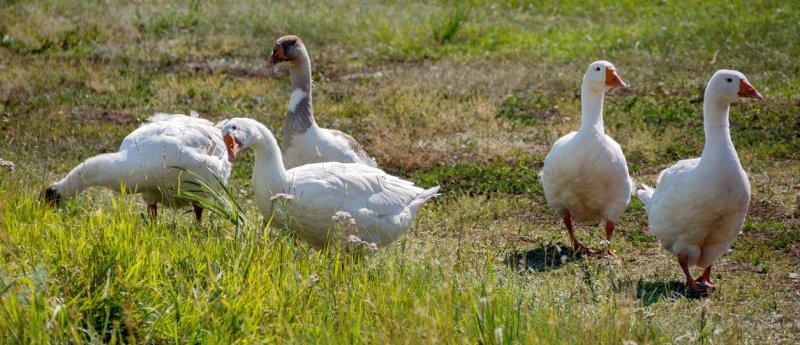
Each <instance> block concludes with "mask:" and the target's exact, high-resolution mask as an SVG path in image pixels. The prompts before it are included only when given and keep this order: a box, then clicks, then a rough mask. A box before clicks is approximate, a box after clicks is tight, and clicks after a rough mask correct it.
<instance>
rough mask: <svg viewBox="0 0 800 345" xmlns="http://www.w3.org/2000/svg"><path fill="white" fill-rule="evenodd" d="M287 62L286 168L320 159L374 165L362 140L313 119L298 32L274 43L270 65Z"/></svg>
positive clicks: (305, 60)
mask: <svg viewBox="0 0 800 345" xmlns="http://www.w3.org/2000/svg"><path fill="white" fill-rule="evenodd" d="M281 62H288V63H289V66H290V68H289V74H290V75H291V78H292V95H291V98H290V99H289V111H288V113H287V115H286V123H285V124H284V125H283V151H284V152H283V153H284V156H283V163H284V165H285V166H286V168H287V169H291V168H294V167H297V166H301V165H303V164H309V163H319V162H342V163H359V164H364V165H367V166H371V167H377V166H378V164H377V163H376V162H375V159H373V158H372V157H370V156H369V155H368V154H367V153H366V152H365V151H364V149H363V148H362V147H361V144H359V143H358V141H356V140H355V139H353V137H351V136H349V135H347V134H345V133H343V132H341V131H338V130H335V129H326V128H320V127H319V126H317V122H316V121H314V107H313V106H312V103H311V60H309V58H308V52H306V47H305V46H304V45H303V42H301V41H300V38H298V37H297V36H283V37H281V38H280V39H278V42H277V43H275V47H273V48H272V54H271V56H270V58H269V65H275V64H279V63H281Z"/></svg>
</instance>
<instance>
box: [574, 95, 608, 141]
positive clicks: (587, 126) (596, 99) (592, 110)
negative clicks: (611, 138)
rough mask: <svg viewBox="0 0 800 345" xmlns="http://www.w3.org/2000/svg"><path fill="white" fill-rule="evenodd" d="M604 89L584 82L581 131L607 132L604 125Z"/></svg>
mask: <svg viewBox="0 0 800 345" xmlns="http://www.w3.org/2000/svg"><path fill="white" fill-rule="evenodd" d="M604 97H605V91H604V90H596V89H593V88H591V87H589V86H587V85H586V83H584V85H583V86H582V87H581V128H580V131H579V132H584V133H585V132H597V133H605V127H604V126H603V98H604Z"/></svg>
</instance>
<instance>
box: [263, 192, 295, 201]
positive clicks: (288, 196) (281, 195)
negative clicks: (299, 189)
mask: <svg viewBox="0 0 800 345" xmlns="http://www.w3.org/2000/svg"><path fill="white" fill-rule="evenodd" d="M276 199H286V200H287V201H288V200H292V199H294V195H291V194H286V193H277V194H275V195H273V196H272V197H271V198H269V200H276Z"/></svg>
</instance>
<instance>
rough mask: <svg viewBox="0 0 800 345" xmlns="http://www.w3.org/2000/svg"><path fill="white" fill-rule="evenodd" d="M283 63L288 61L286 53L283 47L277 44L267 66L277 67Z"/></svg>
mask: <svg viewBox="0 0 800 345" xmlns="http://www.w3.org/2000/svg"><path fill="white" fill-rule="evenodd" d="M283 61H286V52H284V51H283V46H282V45H280V44H277V43H276V44H275V46H273V47H272V54H270V56H269V61H267V66H270V67H271V66H275V65H276V64H278V63H281V62H283Z"/></svg>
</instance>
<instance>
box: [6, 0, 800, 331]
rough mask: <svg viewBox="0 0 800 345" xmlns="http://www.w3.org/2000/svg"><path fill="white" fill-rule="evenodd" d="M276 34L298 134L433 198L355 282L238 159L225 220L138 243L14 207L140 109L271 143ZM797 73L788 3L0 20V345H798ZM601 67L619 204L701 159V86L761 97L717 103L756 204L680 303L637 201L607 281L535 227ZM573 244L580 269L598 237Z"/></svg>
mask: <svg viewBox="0 0 800 345" xmlns="http://www.w3.org/2000/svg"><path fill="white" fill-rule="evenodd" d="M290 33H291V34H296V35H298V36H300V37H301V38H302V39H303V41H304V42H305V44H306V46H307V47H308V50H309V53H310V55H311V59H312V64H313V65H312V66H313V70H314V82H315V86H314V105H315V113H316V120H317V122H318V123H319V124H320V126H323V127H328V128H336V129H340V130H342V131H344V132H347V133H349V134H351V135H353V136H354V137H355V138H357V139H358V140H359V141H360V142H361V143H362V144H363V145H364V146H365V148H366V150H367V151H368V152H369V153H370V154H372V155H373V156H375V158H376V159H377V160H378V162H379V164H380V166H381V167H382V168H384V169H385V170H386V171H388V172H390V173H393V174H397V175H400V176H404V177H405V178H408V179H410V180H413V181H415V182H416V183H417V184H419V185H421V186H424V187H431V186H434V185H441V186H442V191H443V194H442V195H441V196H440V197H438V198H437V199H436V200H435V202H432V203H430V204H428V205H427V206H426V207H425V208H423V210H422V211H421V213H420V214H419V216H418V218H417V220H416V224H415V226H414V227H413V228H412V229H411V231H410V232H409V233H408V234H406V236H404V237H403V238H402V240H400V241H398V242H396V243H394V244H392V245H390V246H388V247H386V248H383V249H381V250H380V251H378V252H376V253H374V254H372V255H369V256H368V257H366V258H364V259H363V260H359V259H357V258H353V257H350V256H346V255H339V253H337V252H336V251H331V252H316V251H314V250H313V249H311V248H310V247H309V246H307V245H305V244H304V243H302V242H301V241H298V240H296V239H294V238H293V236H291V229H277V228H273V227H264V226H263V221H262V220H263V218H262V216H261V214H260V213H259V212H258V210H257V209H256V208H255V206H254V204H253V202H252V200H251V198H252V189H251V186H250V173H251V171H252V164H253V160H252V153H244V154H243V155H242V158H241V159H240V160H238V161H237V163H236V166H235V170H234V174H233V176H232V178H231V180H230V186H231V189H232V190H233V191H234V194H235V197H236V198H235V199H236V200H237V201H238V203H239V204H240V205H241V206H242V207H243V209H244V211H245V213H246V219H247V220H248V221H247V223H246V224H245V225H241V226H235V225H232V224H230V223H229V222H227V221H225V220H224V219H223V218H222V217H220V216H218V215H214V214H209V215H208V216H207V217H206V218H205V219H204V220H203V222H202V223H200V224H198V223H197V222H196V221H195V220H194V217H193V216H192V214H191V212H190V209H188V208H187V209H178V210H165V211H164V212H162V213H161V214H160V215H159V218H158V220H157V222H150V221H149V220H148V217H147V215H146V208H145V206H144V204H143V203H142V201H141V200H140V198H139V197H135V196H130V195H119V194H115V193H112V192H110V191H108V190H105V189H92V190H89V191H87V192H86V193H83V194H82V195H81V196H79V197H78V198H76V199H74V200H72V201H70V202H68V203H66V204H65V205H63V207H61V208H52V207H48V206H47V205H45V204H43V203H41V202H39V201H38V199H37V194H38V193H39V192H40V191H42V190H43V189H44V188H45V187H46V186H48V185H49V184H51V183H53V182H55V181H57V180H59V179H60V178H61V177H62V176H64V175H65V174H66V173H67V172H68V171H69V170H70V169H71V168H72V167H74V166H75V165H77V164H78V163H80V162H81V161H83V160H84V159H86V158H88V157H90V156H92V155H95V154H98V153H101V152H112V151H116V150H117V148H118V146H119V143H120V142H121V141H122V138H123V137H124V136H125V135H126V134H127V133H129V132H130V131H132V130H133V129H134V128H136V127H137V126H138V125H139V124H141V123H142V122H143V121H145V119H146V118H147V117H148V116H150V115H151V114H153V113H155V112H172V113H187V114H188V113H189V111H190V110H195V111H197V112H199V113H200V116H202V117H204V118H208V119H212V120H215V121H216V120H221V119H224V118H229V117H235V116H245V117H252V118H255V119H257V120H259V121H261V122H263V123H264V124H266V125H267V127H269V128H270V129H272V130H273V132H275V133H276V135H278V136H280V134H281V130H280V129H281V128H282V126H283V121H284V117H285V115H286V109H287V103H288V100H289V94H290V90H289V77H288V70H287V69H286V68H285V67H283V68H281V67H280V66H279V67H275V68H267V67H266V65H265V63H266V59H267V58H268V56H269V52H270V50H271V48H272V45H273V44H274V42H275V40H276V39H277V38H278V37H280V36H282V35H285V34H290ZM798 56H800V3H797V2H792V1H789V2H787V1H757V2H748V1H745V2H738V1H737V2H727V1H690V2H687V3H684V2H678V1H634V0H623V1H591V2H588V3H585V2H584V1H559V2H552V3H551V2H549V1H522V0H519V1H514V0H512V1H505V2H484V1H480V0H475V1H466V2H452V3H451V2H440V1H413V2H394V1H386V2H380V3H378V2H373V1H360V0H359V1H338V0H336V1H329V2H318V1H305V0H298V1H293V2H268V3H266V4H265V3H264V2H261V1H248V0H229V1H219V0H211V1H200V0H192V1H183V0H173V1H146V0H145V1H120V0H109V1H79V0H31V1H23V0H0V116H1V117H2V120H1V121H0V137H2V140H1V141H0V158H2V159H5V160H9V161H13V162H14V163H15V165H16V166H15V169H14V170H9V169H2V170H0V200H2V201H0V343H37V344H38V343H66V342H77V343H82V342H87V343H101V342H108V343H121V342H124V343H173V342H174V343H226V344H227V343H332V344H340V343H409V344H424V343H481V344H493V343H496V344H499V343H520V344H551V343H602V344H620V343H626V344H629V343H640V344H642V343H654V344H655V343H709V344H718V343H753V344H756V343H786V344H794V343H798V342H800V63H799V62H800V60H798ZM599 59H605V60H609V61H611V62H613V63H614V64H615V65H616V67H617V70H618V72H619V75H620V77H621V78H622V79H623V80H625V81H626V82H627V83H628V84H629V88H627V89H617V90H614V91H612V92H610V93H609V94H608V95H607V97H606V106H605V111H604V119H605V126H606V132H607V133H608V134H610V135H611V136H613V137H614V138H615V139H616V140H617V141H618V142H619V143H620V144H621V146H622V148H623V150H624V152H625V154H626V157H627V160H628V164H629V169H630V171H631V175H632V176H633V178H634V179H635V180H636V181H637V182H640V183H642V182H644V183H648V184H651V185H652V184H654V182H655V178H656V175H657V174H658V172H659V171H660V170H661V169H664V168H666V167H668V166H669V165H671V164H673V163H674V162H675V161H677V160H680V159H684V158H690V157H696V156H699V155H700V153H701V151H702V146H703V126H702V101H701V96H702V90H703V86H704V85H705V83H706V82H707V81H708V79H709V78H710V76H711V75H712V74H713V73H714V71H715V70H717V69H722V68H729V69H736V70H739V71H741V72H743V73H744V74H745V75H747V77H748V79H749V80H750V82H751V83H752V85H753V86H754V87H755V88H756V89H757V90H758V91H760V92H761V93H762V94H763V95H764V97H765V99H764V100H763V101H756V100H752V99H742V100H739V101H738V102H736V103H735V104H734V105H733V106H732V108H731V132H732V138H733V141H734V144H735V146H736V148H737V151H738V153H739V157H740V159H741V161H742V164H743V166H744V168H745V170H746V171H747V172H748V174H749V176H750V182H751V184H752V192H753V196H752V200H751V204H750V210H749V214H748V218H747V221H746V223H745V226H744V229H743V232H742V234H741V235H739V237H738V238H737V240H736V241H735V242H734V245H733V247H734V248H733V251H732V252H731V253H730V254H729V255H726V256H724V257H723V258H721V259H720V261H718V262H717V265H716V268H715V273H714V277H715V279H716V280H717V281H718V286H717V289H716V291H714V292H712V293H711V294H710V295H709V296H707V297H704V298H689V297H685V291H684V287H683V274H682V273H681V271H680V267H679V266H678V264H677V262H676V260H675V258H674V257H673V256H672V255H671V254H670V253H668V252H667V251H665V250H663V249H662V248H660V245H659V244H658V243H657V242H655V240H654V239H652V238H651V237H650V236H649V235H647V234H645V233H644V229H645V227H646V216H645V213H644V209H643V207H642V204H641V203H640V202H639V201H638V200H633V201H632V202H631V204H630V205H629V207H628V209H627V211H626V213H625V214H624V215H623V217H622V219H621V220H620V224H619V226H618V230H617V233H616V234H615V237H614V241H613V242H612V244H611V248H612V249H614V250H615V251H616V252H617V258H614V259H594V258H575V257H573V256H572V253H571V251H570V248H569V239H568V237H567V233H566V231H565V229H564V227H563V225H562V224H561V222H560V220H559V219H558V218H557V217H556V216H555V215H554V214H552V212H551V211H550V209H549V208H548V207H547V204H546V202H545V200H544V195H543V191H542V187H541V184H540V182H539V178H538V173H539V171H540V170H541V167H542V162H543V160H544V157H545V155H546V154H547V152H548V150H549V148H550V145H551V144H552V143H553V142H554V141H555V140H556V139H557V138H559V137H560V136H562V135H564V134H566V133H568V132H570V131H573V130H576V129H577V128H578V126H579V123H580V101H579V91H580V82H581V77H582V75H583V73H584V71H585V69H586V67H587V66H588V65H589V63H591V62H592V61H594V60H599ZM721 202H723V201H721ZM579 229H580V231H578V237H579V238H581V239H582V241H583V242H584V243H585V244H587V245H589V246H590V247H595V248H597V247H599V244H598V243H599V242H600V240H601V239H602V238H603V237H602V236H603V231H602V227H601V226H599V225H597V224H583V225H580V226H579ZM696 274H697V273H696Z"/></svg>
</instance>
